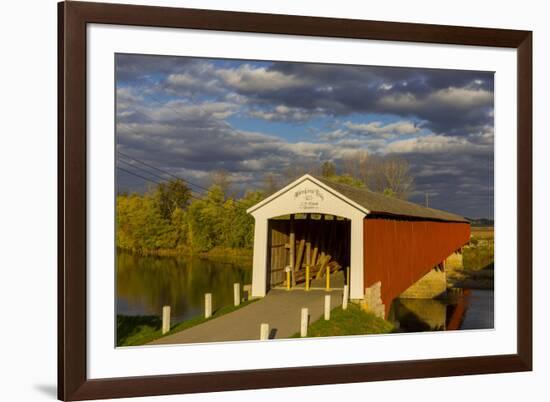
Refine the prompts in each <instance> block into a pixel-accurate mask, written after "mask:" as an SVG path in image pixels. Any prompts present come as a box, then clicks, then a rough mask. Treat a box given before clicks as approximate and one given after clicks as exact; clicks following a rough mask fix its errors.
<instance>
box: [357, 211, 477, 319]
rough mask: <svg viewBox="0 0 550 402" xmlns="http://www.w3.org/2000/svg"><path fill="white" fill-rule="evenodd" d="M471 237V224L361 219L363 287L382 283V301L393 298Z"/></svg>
mask: <svg viewBox="0 0 550 402" xmlns="http://www.w3.org/2000/svg"><path fill="white" fill-rule="evenodd" d="M469 240H470V224H468V223H453V222H434V221H406V220H391V219H381V218H370V219H369V218H367V219H365V220H364V241H365V247H364V252H365V258H364V261H365V266H364V275H365V287H368V286H371V285H372V284H374V283H376V282H378V281H380V282H382V302H383V303H384V304H385V305H386V313H387V312H388V311H389V308H390V304H391V302H392V300H393V299H395V298H396V297H397V296H399V295H400V294H401V293H403V292H404V291H405V290H406V289H407V288H408V287H409V286H411V285H412V284H413V283H415V282H416V281H418V280H419V279H420V278H421V277H422V276H424V275H425V274H427V273H428V272H429V271H430V270H431V269H432V268H433V267H435V266H436V265H437V264H439V263H441V262H442V261H443V260H445V258H447V257H448V256H449V255H451V254H452V253H453V252H454V251H456V250H458V249H459V248H460V247H462V246H464V245H465V244H466V243H468V242H469Z"/></svg>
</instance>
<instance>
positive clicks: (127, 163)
mask: <svg viewBox="0 0 550 402" xmlns="http://www.w3.org/2000/svg"><path fill="white" fill-rule="evenodd" d="M118 162H122V163H125V164H126V165H128V166H131V167H133V168H134V169H138V170H139V171H141V172H144V173H147V174H149V175H151V176H154V177H156V178H157V179H160V180H162V181H164V180H166V179H165V178H164V177H161V176H159V175H157V174H155V173H152V172H149V171H148V170H145V169H143V168H140V167H139V166H136V165H134V164H132V163H130V162H127V161H125V160H123V159H119V160H118Z"/></svg>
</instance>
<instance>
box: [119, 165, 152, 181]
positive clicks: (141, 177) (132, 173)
mask: <svg viewBox="0 0 550 402" xmlns="http://www.w3.org/2000/svg"><path fill="white" fill-rule="evenodd" d="M116 168H117V169H118V170H121V171H123V172H124V173H128V174H131V175H132V176H136V177H139V178H140V179H142V180H145V181H150V182H151V183H155V184H158V185H160V184H162V183H160V182H158V181H156V180H153V179H148V178H147V177H144V176H141V175H139V174H137V173H134V172H130V171H129V170H126V169H124V168H121V167H120V166H117V167H116Z"/></svg>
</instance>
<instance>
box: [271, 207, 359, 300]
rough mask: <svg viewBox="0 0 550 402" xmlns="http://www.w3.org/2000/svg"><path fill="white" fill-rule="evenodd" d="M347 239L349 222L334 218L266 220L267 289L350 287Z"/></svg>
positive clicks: (308, 216) (294, 216)
mask: <svg viewBox="0 0 550 402" xmlns="http://www.w3.org/2000/svg"><path fill="white" fill-rule="evenodd" d="M350 238H351V221H350V220H349V219H346V218H342V217H339V216H335V215H327V214H292V215H286V216H279V217H276V218H272V219H269V221H268V255H267V275H266V280H267V289H272V288H277V287H284V288H291V289H315V288H323V289H325V288H327V286H328V287H329V288H331V289H334V288H343V286H344V285H345V284H348V285H349V277H350V274H349V266H350V245H351V241H350ZM327 276H328V278H327Z"/></svg>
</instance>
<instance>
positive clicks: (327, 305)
mask: <svg viewBox="0 0 550 402" xmlns="http://www.w3.org/2000/svg"><path fill="white" fill-rule="evenodd" d="M328 320H330V295H325V321H328Z"/></svg>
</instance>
